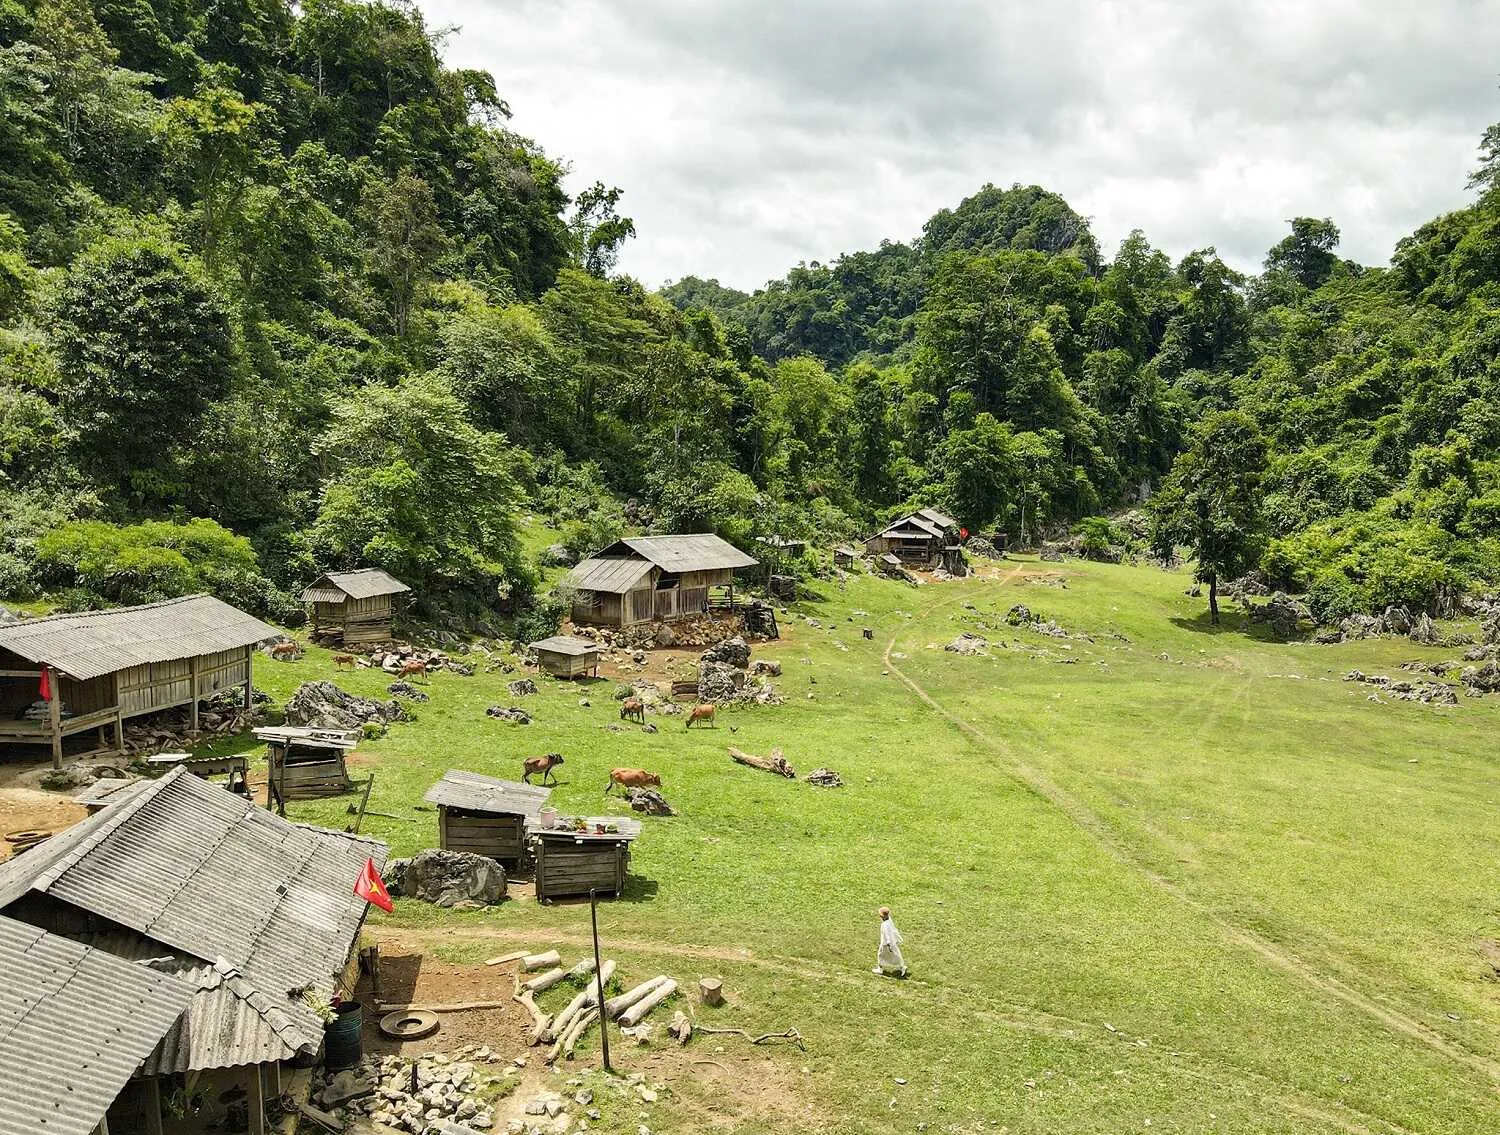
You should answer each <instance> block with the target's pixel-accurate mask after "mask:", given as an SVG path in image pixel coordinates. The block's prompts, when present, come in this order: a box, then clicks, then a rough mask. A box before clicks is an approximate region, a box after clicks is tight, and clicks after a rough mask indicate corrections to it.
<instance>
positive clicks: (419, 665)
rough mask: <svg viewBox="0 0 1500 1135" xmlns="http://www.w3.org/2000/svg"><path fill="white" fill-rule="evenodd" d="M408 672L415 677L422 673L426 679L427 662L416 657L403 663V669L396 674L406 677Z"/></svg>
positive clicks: (399, 676)
mask: <svg viewBox="0 0 1500 1135" xmlns="http://www.w3.org/2000/svg"><path fill="white" fill-rule="evenodd" d="M408 674H411V675H412V676H413V677H415V676H416V675H418V674H420V675H421V676H422V678H423V679H425V678H426V677H427V663H425V662H422V661H420V660H419V659H416V658H413V659H412V660H411V661H410V662H403V663H401V670H400V672H399V673H398V674H397V675H396V676H397V677H398V678H404V677H406V676H407V675H408Z"/></svg>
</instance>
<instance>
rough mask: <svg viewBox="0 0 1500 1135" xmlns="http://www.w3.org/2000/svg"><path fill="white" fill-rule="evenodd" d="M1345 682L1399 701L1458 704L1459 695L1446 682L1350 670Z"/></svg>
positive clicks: (1426, 703) (1373, 695) (1372, 695)
mask: <svg viewBox="0 0 1500 1135" xmlns="http://www.w3.org/2000/svg"><path fill="white" fill-rule="evenodd" d="M1344 681H1346V682H1363V683H1365V684H1366V685H1370V686H1375V687H1376V688H1378V689H1380V690H1383V691H1385V693H1386V694H1387V695H1388V696H1390V697H1392V698H1394V699H1396V700H1397V701H1416V702H1421V703H1423V704H1424V705H1457V704H1458V695H1457V694H1456V693H1454V692H1453V687H1452V686H1450V685H1448V684H1447V683H1446V682H1421V681H1419V682H1408V681H1406V680H1404V679H1396V678H1389V677H1387V676H1386V675H1384V674H1365V673H1363V672H1362V671H1359V670H1350V671H1349V673H1347V674H1345V675H1344ZM1370 696H1371V698H1372V699H1373V698H1376V697H1377V695H1375V694H1371V695H1370Z"/></svg>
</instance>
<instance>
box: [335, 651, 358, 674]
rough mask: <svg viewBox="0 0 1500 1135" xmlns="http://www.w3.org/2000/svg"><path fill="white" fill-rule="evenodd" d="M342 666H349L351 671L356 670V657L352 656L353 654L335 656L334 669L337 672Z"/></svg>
mask: <svg viewBox="0 0 1500 1135" xmlns="http://www.w3.org/2000/svg"><path fill="white" fill-rule="evenodd" d="M341 666H347V667H349V669H351V670H353V669H354V655H352V654H335V655H334V656H333V668H334V669H335V670H337V669H339V667H341Z"/></svg>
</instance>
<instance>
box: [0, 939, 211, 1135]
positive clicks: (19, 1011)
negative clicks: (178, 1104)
mask: <svg viewBox="0 0 1500 1135" xmlns="http://www.w3.org/2000/svg"><path fill="white" fill-rule="evenodd" d="M0 973H3V974H4V975H5V980H4V981H3V982H0V1068H4V1069H5V1075H4V1076H3V1077H0V1135H36V1133H37V1132H47V1133H49V1135H86V1133H87V1132H89V1131H92V1130H93V1129H94V1127H95V1126H96V1125H97V1124H98V1122H99V1120H100V1119H101V1118H103V1116H104V1114H105V1112H107V1111H108V1110H109V1105H110V1104H111V1103H113V1102H114V1100H115V1097H116V1096H118V1095H119V1094H120V1090H121V1089H122V1088H123V1087H124V1086H125V1083H126V1081H128V1080H129V1079H130V1077H131V1074H132V1073H134V1072H135V1070H136V1067H137V1066H138V1065H139V1064H140V1062H141V1061H142V1059H144V1058H146V1057H147V1056H149V1055H150V1053H151V1051H152V1050H153V1049H154V1048H155V1047H156V1046H157V1043H158V1042H159V1041H160V1040H161V1039H162V1037H163V1036H164V1035H165V1034H166V1033H167V1032H168V1030H170V1029H171V1028H173V1026H174V1023H175V1022H176V1021H177V1019H178V1018H179V1017H181V1016H182V1013H183V1010H184V1009H186V1008H187V1006H188V1002H189V1000H190V999H191V997H192V995H193V989H192V986H191V985H189V984H188V983H187V982H185V981H183V980H181V979H179V978H177V977H174V976H172V975H170V974H166V973H161V972H159V971H157V970H155V969H152V968H150V967H148V966H143V965H136V964H134V963H132V962H129V961H126V960H125V959H123V958H119V957H115V956H114V955H112V954H110V953H108V952H107V951H104V950H99V949H95V948H93V947H91V946H88V945H85V944H83V943H80V942H74V941H71V940H69V939H67V938H64V937H61V936H60V935H57V934H49V933H47V932H46V931H44V930H40V929H38V928H37V927H35V926H29V925H27V924H26V923H24V922H16V921H14V920H13V919H9V918H0Z"/></svg>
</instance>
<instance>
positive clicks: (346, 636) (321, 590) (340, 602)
mask: <svg viewBox="0 0 1500 1135" xmlns="http://www.w3.org/2000/svg"><path fill="white" fill-rule="evenodd" d="M410 591H411V588H410V587H407V586H406V584H404V583H402V582H401V581H400V580H399V579H397V578H396V577H395V576H393V575H390V574H389V573H387V572H384V571H381V570H380V569H379V568H359V569H358V570H357V571H330V572H327V573H325V574H324V575H320V576H319V577H318V578H317V579H315V580H314V581H313V582H312V583H311V584H309V585H308V587H307V588H306V589H305V590H304V591H303V592H302V602H303V603H305V604H306V605H307V606H308V607H310V608H311V614H312V637H313V639H314V640H315V641H318V642H323V643H326V644H328V645H330V646H374V645H376V644H377V643H382V642H390V641H391V626H392V624H393V622H394V620H395V614H396V609H395V598H396V596H397V595H405V594H407V593H408V592H410Z"/></svg>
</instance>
